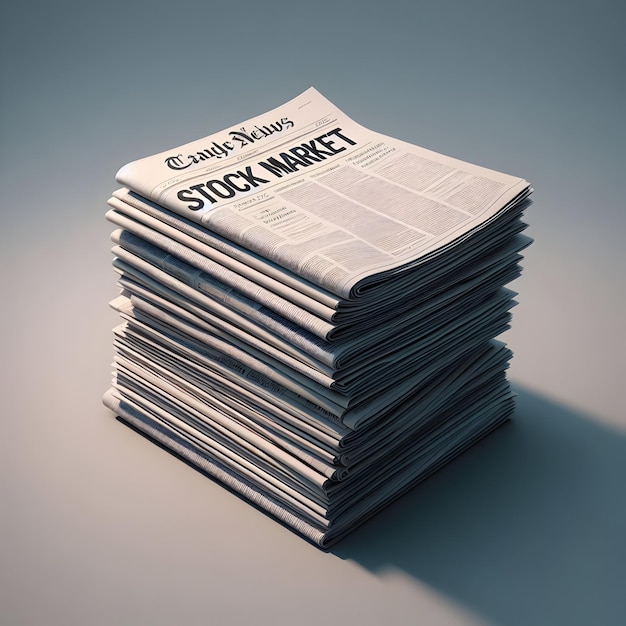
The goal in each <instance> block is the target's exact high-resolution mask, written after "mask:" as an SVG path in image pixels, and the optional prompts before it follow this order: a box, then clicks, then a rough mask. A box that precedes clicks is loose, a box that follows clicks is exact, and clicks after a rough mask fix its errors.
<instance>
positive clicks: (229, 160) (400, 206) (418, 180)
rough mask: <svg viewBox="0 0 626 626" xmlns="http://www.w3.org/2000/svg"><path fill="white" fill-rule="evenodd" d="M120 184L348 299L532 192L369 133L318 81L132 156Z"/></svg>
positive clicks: (518, 180)
mask: <svg viewBox="0 0 626 626" xmlns="http://www.w3.org/2000/svg"><path fill="white" fill-rule="evenodd" d="M117 180H118V182H119V183H121V184H123V185H124V186H126V187H128V188H129V189H131V190H132V191H134V192H136V193H138V194H140V195H142V196H144V197H145V198H147V199H149V200H152V201H154V202H157V203H158V204H160V205H162V206H164V207H166V208H168V209H170V210H171V211H173V212H175V213H178V214H179V215H182V216H184V217H186V218H189V219H191V220H193V221H195V222H198V223H200V224H203V225H204V226H206V227H207V228H208V229H209V230H211V231H214V232H216V233H218V234H219V235H221V236H223V237H225V238H227V239H230V240H232V241H233V242H235V243H237V244H239V245H241V246H244V247H245V248H248V249H249V250H251V251H253V252H255V253H257V254H259V255H261V256H263V257H265V258H267V259H269V260H270V261H272V262H274V263H277V264H279V265H281V266H283V267H285V268H287V269H289V270H290V271H292V272H294V273H296V274H297V275H298V276H301V277H303V278H304V279H306V280H309V281H311V282H313V283H314V284H316V285H319V286H321V287H322V288H324V289H327V290H328V291H330V292H332V293H334V294H336V295H338V296H340V297H341V298H346V299H349V298H351V297H354V296H355V294H356V286H357V284H359V283H360V282H362V281H367V279H368V278H369V277H371V276H374V275H377V274H380V273H383V272H387V271H390V270H393V269H397V268H401V267H402V266H404V265H408V264H414V263H415V262H416V261H417V260H419V259H421V258H423V257H425V256H427V255H432V254H433V253H436V252H437V251H438V250H440V249H441V248H443V247H445V246H447V245H448V244H450V243H451V242H453V241H455V240H460V239H462V238H463V237H464V236H466V235H467V233H469V232H471V231H473V230H475V229H476V228H479V227H481V225H483V224H486V223H488V222H489V221H490V220H491V219H492V218H493V217H494V216H495V215H497V214H498V213H499V212H501V211H502V210H503V209H505V208H507V207H509V206H512V205H513V204H514V201H515V200H516V199H518V198H520V197H524V195H525V194H528V193H529V191H530V187H529V184H528V183H527V182H526V181H524V180H523V179H521V178H516V177H513V176H509V175H507V174H502V173H499V172H495V171H492V170H489V169H486V168H482V167H478V166H475V165H471V164H469V163H465V162H463V161H459V160H456V159H452V158H450V157H446V156H443V155H440V154H437V153H434V152H431V151H429V150H425V149H423V148H420V147H417V146H414V145H411V144H408V143H406V142H403V141H400V140H397V139H392V138H390V137H387V136H385V135H381V134H379V133H376V132H373V131H370V130H367V129H365V128H364V127H362V126H360V125H359V124H357V123H356V122H354V121H352V120H351V119H350V118H349V117H347V116H346V115H345V114H344V113H342V112H341V111H340V110H339V109H338V108H337V107H336V106H334V105H333V104H332V103H331V102H329V101H328V100H327V99H326V98H324V97H323V96H322V95H321V94H320V93H319V92H317V91H316V90H315V89H313V88H310V89H308V90H307V91H306V92H304V93H303V94H302V95H300V96H298V97H297V98H295V99H294V100H292V101H290V102H288V103H287V104H285V105H283V106H281V107H279V108H277V109H275V110H273V111H270V112H268V113H266V114H264V115H261V116H258V117H256V118H253V119H251V120H248V121H247V122H244V123H242V124H239V125H237V126H235V127H233V128H230V129H227V130H224V131H222V132H219V133H216V134H213V135H210V136H208V137H206V138H204V139H200V140H198V141H194V142H191V143H188V144H185V145H183V146H180V147H178V148H174V149H172V150H168V151H166V152H162V153H160V154H156V155H154V156H151V157H147V158H145V159H141V160H139V161H135V162H133V163H130V164H128V165H126V166H124V167H123V168H122V169H121V170H120V171H119V172H118V174H117Z"/></svg>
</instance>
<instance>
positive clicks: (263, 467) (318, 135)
mask: <svg viewBox="0 0 626 626" xmlns="http://www.w3.org/2000/svg"><path fill="white" fill-rule="evenodd" d="M117 181H118V182H119V183H120V184H121V185H123V188H121V189H119V190H117V191H116V192H114V194H113V196H112V197H111V198H110V200H109V205H110V210H109V211H108V213H107V218H108V219H109V220H110V221H111V222H112V223H113V224H114V225H115V226H116V230H115V231H114V232H113V233H112V236H111V238H112V241H113V243H114V246H113V254H114V261H113V266H114V269H115V271H116V272H117V273H118V275H119V281H118V284H119V287H120V295H119V297H117V298H116V299H115V300H114V301H113V302H112V306H113V307H114V308H115V310H117V311H118V312H119V315H120V318H121V324H120V326H118V327H117V328H116V329H115V330H114V335H115V338H114V349H115V358H114V364H113V367H114V371H113V382H112V386H111V389H110V390H109V391H107V393H106V394H105V396H104V402H105V404H106V405H107V406H108V407H110V408H111V410H112V411H113V412H115V413H116V414H117V415H118V416H119V418H120V419H121V420H122V421H124V422H126V423H127V424H129V425H130V426H132V427H133V428H135V429H136V430H138V431H140V432H142V433H143V434H144V435H146V436H147V437H148V438H150V439H152V440H154V441H156V442H158V443H159V444H160V445H162V446H164V447H166V448H168V449H169V450H171V451H172V452H173V453H175V454H176V455H178V456H180V457H182V458H183V459H185V460H186V461H188V462H190V463H192V464H193V465H195V466H196V467H197V468H198V469H200V470H201V471H203V472H205V473H206V474H208V475H209V476H211V477H212V478H214V479H215V480H217V481H219V482H220V483H222V484H223V485H225V486H226V487H227V488H229V489H231V490H232V491H234V492H236V493H238V494H239V495H241V496H242V497H244V498H246V499H247V500H249V501H250V502H251V503H252V504H254V505H255V506H257V507H258V508H260V509H262V510H263V511H265V512H266V513H268V514H270V515H271V516H273V517H274V518H276V519H277V520H279V521H280V522H282V523H284V524H285V525H287V526H289V527H290V528H292V529H293V530H295V531H297V532H298V533H300V534H301V535H303V536H304V537H305V538H306V539H308V540H309V541H311V542H313V543H315V544H316V545H318V546H320V547H324V548H326V547H328V546H329V545H331V544H332V543H333V542H334V541H337V540H338V539H340V538H341V537H343V536H344V535H345V534H347V533H348V532H350V531H351V530H352V529H353V528H355V527H356V526H357V525H358V524H360V523H362V522H363V521H364V520H366V519H367V518H368V517H370V516H371V515H373V514H374V513H376V512H377V511H379V510H380V509H381V508H382V507H384V506H385V505H386V504H387V503H389V502H391V501H392V500H393V499H395V498H397V497H398V496H399V495H401V494H402V493H404V492H405V491H407V490H408V489H410V488H411V487H413V486H414V485H415V484H416V483H417V482H419V481H420V480H422V479H424V478H425V477H426V476H428V475H429V474H431V473H432V472H434V471H436V470H437V469H438V468H439V467H441V466H442V465H443V464H445V463H447V462H448V461H449V460H451V459H452V458H453V457H455V456H456V455H458V454H459V453H461V452H462V451H463V450H465V449H466V448H467V447H468V446H470V445H472V444H473V443H474V442H475V441H477V440H478V439H479V438H480V437H482V436H484V435H485V434H487V433H489V432H490V431H492V430H493V429H494V428H496V427H497V426H499V425H500V424H502V423H503V422H504V421H506V420H507V419H508V418H509V417H510V415H511V413H512V411H513V407H514V403H513V394H512V393H511V390H510V388H509V385H508V382H507V380H506V376H505V371H506V369H507V367H508V363H509V360H510V358H511V353H510V351H509V350H508V349H507V348H506V346H505V345H504V344H502V343H501V342H499V341H497V340H496V337H497V336H498V335H500V334H501V333H502V332H503V331H504V330H506V329H507V328H508V324H509V322H510V317H511V313H510V310H511V308H512V307H513V306H514V304H515V300H514V299H513V298H514V296H515V294H514V292H512V291H510V290H509V289H507V288H506V284H507V283H509V282H510V281H512V280H514V279H515V278H516V277H517V276H519V274H520V271H521V270H520V265H519V262H520V260H521V254H520V253H521V251H522V250H523V249H524V248H525V247H526V246H527V245H528V244H529V243H530V239H528V238H527V237H526V236H524V235H523V234H522V231H523V230H524V228H525V224H524V222H523V221H522V219H521V218H522V213H523V211H524V209H525V208H526V207H527V206H528V204H529V195H530V193H531V191H532V190H531V188H530V185H529V184H528V183H527V182H526V181H524V180H523V179H520V178H516V177H513V176H509V175H507V174H502V173H499V172H495V171H492V170H489V169H485V168H483V167H479V166H476V165H471V164H469V163H465V162H462V161H459V160H456V159H453V158H450V157H446V156H442V155H440V154H437V153H434V152H431V151H429V150H425V149H423V148H419V147H417V146H414V145H411V144H409V143H406V142H403V141H400V140H397V139H393V138H391V137H387V136H384V135H381V134H379V133H376V132H373V131H370V130H367V129H366V128H364V127H362V126H360V125H358V124H357V123H356V122H354V121H353V120H351V119H350V118H348V117H347V116H346V115H345V114H344V113H342V112H341V111H340V110H339V109H338V108H337V107H335V106H334V105H333V104H331V103H330V102H329V101H328V100H327V99H326V98H324V97H323V96H322V95H321V94H320V93H318V92H317V91H316V90H315V89H313V88H311V89H309V90H307V91H306V92H304V93H303V94H302V95H300V96H298V97H297V98H295V99H294V100H292V101H290V102H288V103H287V104H285V105H283V106H281V107H279V108H277V109H275V110H273V111H270V112H269V113H266V114H264V115H261V116H259V117H256V118H253V119H251V120H249V121H247V122H244V123H242V124H238V125H236V126H234V127H232V128H229V129H227V130H224V131H222V132H219V133H216V134H214V135H210V136H209V137H206V138H204V139H200V140H198V141H194V142H191V143H188V144H185V145H183V146H180V147H178V148H174V149H172V150H167V151H165V152H162V153H160V154H157V155H154V156H151V157H147V158H144V159H141V160H139V161H134V162H132V163H130V164H128V165H126V166H124V167H123V168H122V169H121V170H120V171H119V172H118V174H117Z"/></svg>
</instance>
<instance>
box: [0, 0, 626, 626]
mask: <svg viewBox="0 0 626 626" xmlns="http://www.w3.org/2000/svg"><path fill="white" fill-rule="evenodd" d="M622 7H623V3H622V2H617V1H616V2H606V1H605V2H602V1H598V0H595V1H593V2H574V3H572V2H550V1H545V0H543V1H535V0H527V1H525V2H514V1H509V2H496V1H494V2H486V1H484V2H461V1H459V2H449V1H443V2H429V3H422V2H417V1H415V2H409V1H406V2H400V1H393V0H386V1H384V2H382V1H381V2H367V1H362V2H356V1H355V2H345V1H344V2H342V1H339V0H336V1H334V2H327V1H318V2H309V3H304V2H297V1H293V2H280V1H267V2H252V1H240V2H226V1H224V2H216V1H204V2H200V1H198V2H176V3H174V2H172V3H167V2H161V1H157V2H132V1H126V2H108V3H97V4H95V3H94V4H92V3H89V2H74V3H73V2H64V1H59V2H51V3H44V2H22V3H11V5H7V3H3V8H2V9H1V17H0V29H1V32H0V48H1V50H0V64H1V84H0V124H1V136H0V137H1V148H0V159H1V162H0V189H1V192H2V193H1V198H2V213H1V217H0V219H1V233H2V246H1V250H0V254H1V255H2V260H1V263H0V267H1V268H2V269H1V271H2V283H1V285H2V304H3V306H2V312H1V315H2V320H1V322H2V329H3V337H2V338H3V352H2V354H3V357H4V358H3V360H2V366H1V367H2V376H1V381H2V382H1V385H2V388H1V392H2V413H1V415H2V436H1V437H0V468H1V473H0V502H1V507H2V508H1V511H0V531H1V532H0V623H2V624H7V625H14V624H28V625H31V624H46V625H50V624H53V625H56V624H63V625H70V624H71V625H73V624H76V625H79V624H80V625H85V624H87V625H91V624H129V625H142V624H151V625H152V624H155V625H160V624H164V625H166V624H183V623H184V624H248V623H250V624H276V625H283V624H298V625H300V624H302V625H309V624H337V623H344V624H364V625H365V624H368V625H369V624H372V625H374V624H376V625H378V624H418V623H419V624H468V623H492V624H507V625H515V626H527V625H529V624H532V625H534V626H536V625H541V624H551V625H552V624H567V625H575V624H604V625H606V624H618V623H623V622H622V619H623V616H624V614H625V610H626V601H625V600H624V594H623V592H624V588H625V586H626V585H625V582H626V580H625V571H626V570H625V567H624V563H625V562H626V550H625V543H624V537H625V531H626V505H625V502H624V482H625V481H624V479H625V478H626V460H625V459H626V454H625V453H626V441H625V435H626V415H625V411H624V408H623V406H624V402H623V397H622V396H623V378H624V373H625V372H626V367H625V365H626V364H625V357H624V353H625V348H626V346H625V341H624V339H625V334H624V311H625V310H626V306H625V305H626V302H625V299H624V281H623V271H624V267H625V262H624V261H625V255H624V245H623V237H624V233H625V229H624V226H625V223H624V222H625V220H624V201H623V192H622V187H623V180H624V175H625V167H624V166H625V165H626V161H625V157H624V150H625V147H626V142H625V134H626V132H625V131H626V124H625V122H624V111H626V102H625V98H624V96H625V81H624V78H625V77H624V68H625V60H626V50H625V47H624V37H623V33H622V30H623V26H624V17H625V15H624V10H623V8H622ZM310 85H313V86H315V87H316V88H317V89H319V90H320V91H321V92H322V93H323V94H325V95H326V96H327V97H328V98H330V99H331V100H332V101H334V102H335V103H336V104H337V105H338V106H339V107H341V108H342V109H343V110H345V111H346V112H347V113H348V114H349V115H351V116H352V117H353V118H354V119H356V120H357V121H359V122H361V123H362V124H364V125H366V126H368V127H370V128H372V129H375V130H378V131H381V132H384V133H386V134H389V135H392V136H396V137H400V138H402V139H405V140H407V141H411V142H413V143H417V144H419V145H423V146H425V147H428V148H430V149H433V150H437V151H440V152H443V153H446V154H449V155H451V156H455V157H458V158H462V159H465V160H468V161H472V162H475V163H478V164H480V165H484V166H487V167H492V168H494V169H499V170H502V171H505V172H508V173H511V174H515V175H518V176H522V177H524V178H526V179H527V180H529V181H531V182H532V183H533V185H534V187H535V189H536V192H535V196H534V204H533V206H532V207H531V209H530V210H529V211H528V213H527V219H528V221H529V223H530V225H531V226H530V229H529V234H531V235H532V236H533V237H535V239H536V242H535V244H534V245H533V246H532V248H530V249H529V251H528V253H527V260H526V261H525V273H524V276H523V277H522V278H521V279H519V280H518V281H517V282H516V283H515V284H514V287H515V288H516V289H517V290H518V291H519V292H520V296H519V301H520V305H519V306H518V307H517V308H516V309H515V311H514V325H513V329H512V330H511V331H510V332H509V333H508V334H507V335H506V340H507V341H508V343H509V345H510V346H511V347H512V349H513V350H514V352H515V358H514V361H513V364H512V368H511V378H512V380H513V382H514V384H515V386H516V388H517V390H518V392H519V394H520V396H519V405H518V410H517V413H516V416H515V420H514V422H513V423H511V424H510V425H507V426H505V427H503V428H502V429H500V430H499V431H498V432H496V433H495V434H494V435H492V436H491V437H490V438H488V439H487V440H485V441H484V442H482V443H481V444H479V445H478V446H477V447H475V448H474V449H472V450H471V451H470V452H468V453H466V454H465V455H464V456H463V457H461V458H460V459H458V460H457V461H455V462H454V463H453V464H452V465H450V466H449V467H447V468H445V469H444V470H442V471H441V472H439V473H438V474H437V475H436V476H434V477H432V478H431V479H429V480H428V481H427V482H425V483H424V484H423V485H421V486H419V487H418V488H416V489H415V490H413V491H412V492H411V493H410V494H408V495H407V496H406V497H404V498H403V499H402V500H400V501H399V502H397V503H396V504H394V505H393V506H391V507H390V508H389V509H388V510H386V511H385V512H383V513H382V514H380V515H379V516H378V517H376V518H375V519H374V520H372V521H371V522H370V523H368V524H367V525H365V526H363V527H362V528H361V529H360V530H358V531H357V532H356V533H354V535H353V536H351V537H350V538H348V539H346V540H345V541H344V542H342V543H341V544H339V545H338V546H337V547H336V548H335V549H334V550H332V551H331V552H330V553H323V552H320V551H318V550H316V549H315V548H313V547H311V546H309V545H308V544H307V543H305V542H304V541H302V540H300V539H299V538H297V537H296V536H295V535H293V534H292V533H290V532H289V531H287V530H285V529H284V528H282V527H281V526H280V525H278V524H276V523H275V522H273V521H271V520H270V519H268V518H267V517H265V516H264V515H262V514H261V513H259V512H257V511H256V510H254V509H253V508H251V507H250V506H248V505H246V504H245V503H243V502H242V501H240V500H238V499H237V498H236V497H235V496H233V495H231V494H229V493H227V492H226V491H225V490H223V489H221V488H220V487H218V486H217V485H215V484H213V483H212V482H211V481H210V480H208V479H206V478H204V477H203V476H201V475H200V474H198V473H196V472H194V471H193V470H192V469H190V468H189V467H187V466H186V465H184V464H183V463H181V462H179V461H177V460H175V459H174V458H172V457H170V456H169V455H167V454H166V453H165V452H163V451H162V450H160V449H159V448H157V447H156V446H153V445H152V444H149V443H148V442H147V441H145V440H144V439H142V438H141V437H139V436H138V435H136V434H134V433H133V432H131V431H130V430H128V429H126V428H124V427H123V426H121V425H120V424H119V423H117V422H116V421H115V420H114V419H113V418H112V417H111V415H110V414H109V413H108V412H107V411H106V410H105V409H104V408H103V407H102V406H101V403H100V398H101V394H102V392H103V391H104V390H105V389H106V388H107V386H108V381H109V376H110V374H109V370H110V365H109V363H110V360H111V357H112V335H111V328H112V326H113V325H114V324H115V323H116V317H115V315H114V314H113V313H112V312H110V311H109V309H108V307H107V302H108V300H109V299H111V298H112V297H113V296H114V295H115V294H116V290H115V286H114V283H115V275H114V273H113V271H112V270H111V268H110V261H111V257H110V253H109V248H110V242H109V240H108V235H109V232H110V231H111V230H112V227H111V225H109V224H108V223H107V222H106V221H105V220H104V213H105V210H106V200H107V198H108V196H109V194H110V192H111V191H113V190H114V189H115V187H116V185H115V182H114V175H115V172H116V171H117V169H118V168H119V167H120V166H121V165H123V164H124V163H126V162H128V161H130V160H133V159H135V158H139V157H142V156H146V155H148V154H151V153H154V152H158V151H162V150H165V149H168V148H170V147H173V146H176V145H178V144H181V143H184V142H187V141H190V140H192V139H196V138H199V137H202V136H205V135H208V134H210V133H212V132H216V131H219V130H221V129H223V128H225V127H227V126H231V125H234V124H236V123H238V122H240V121H243V120H245V119H247V118H249V117H251V116H254V115H257V114H259V113H262V112H264V111H266V110H269V109H271V108H273V107H275V106H277V105H279V104H281V103H282V102H284V101H286V100H288V99H290V98H291V97H293V96H295V95H297V94H298V93H300V92H301V91H303V90H304V89H306V88H307V87H309V86H310Z"/></svg>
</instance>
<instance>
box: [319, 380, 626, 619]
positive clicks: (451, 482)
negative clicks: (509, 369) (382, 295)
mask: <svg viewBox="0 0 626 626" xmlns="http://www.w3.org/2000/svg"><path fill="white" fill-rule="evenodd" d="M516 391H517V392H518V393H519V398H518V404H517V410H516V414H515V416H514V419H513V422H511V423H509V424H507V425H505V426H503V427H502V428H500V429H499V430H498V431H496V432H495V433H493V434H492V435H490V436H489V437H488V438H486V439H485V440H483V441H482V442H480V443H479V444H478V445H477V446H475V447H474V448H472V449H471V450H469V451H468V452H466V453H465V454H464V455H463V456H461V457H460V458H458V459H457V460H455V461H454V462H453V463H452V464H451V465H449V466H448V467H446V468H444V469H443V470H441V471H440V472H438V473H437V474H436V475H434V476H432V477H431V478H429V479H428V480H427V481H425V482H424V483H423V484H421V485H418V486H417V487H416V488H415V489H414V490H412V491H411V492H410V493H409V494H407V495H406V496H405V497H403V498H401V499H400V500H399V501H398V502H396V503H394V504H392V505H391V506H390V507H389V508H387V509H386V510H385V511H383V512H382V513H380V514H379V515H377V516H376V517H375V518H374V519H372V520H371V521H370V522H368V523H367V524H365V525H364V526H363V527H361V528H360V529H358V530H356V531H355V532H354V533H353V534H352V535H351V536H349V537H348V538H346V539H345V540H343V541H342V542H341V543H339V544H338V545H337V546H336V547H334V548H333V549H331V552H332V553H333V554H335V555H337V556H339V557H340V558H343V559H351V560H353V561H356V562H358V563H359V564H361V565H362V566H363V567H365V568H367V569H368V570H370V571H372V572H375V573H377V574H379V575H381V576H384V575H385V572H386V571H390V570H391V571H394V570H395V571H402V572H404V573H406V574H408V575H410V576H412V577H414V578H416V579H418V580H419V581H421V582H423V583H425V584H427V585H430V586H431V587H433V588H434V589H436V590H437V591H439V592H441V593H443V594H444V595H447V596H448V597H450V599H451V600H453V601H454V602H456V603H459V604H461V605H463V606H465V607H467V608H468V609H470V610H471V611H472V612H473V613H475V614H478V615H480V616H481V617H483V618H484V619H486V620H487V621H489V622H491V623H495V624H502V625H506V626H529V625H532V626H541V625H543V624H546V625H548V624H549V625H551V626H554V625H560V624H567V625H568V626H575V625H578V624H580V625H583V624H584V625H585V626H587V625H589V624H602V625H603V626H609V625H613V624H616V625H617V624H620V625H621V624H624V623H626V622H625V621H624V620H625V619H626V438H625V437H624V436H623V434H620V433H618V432H613V431H610V430H607V429H606V428H605V427H604V426H602V425H600V424H598V423H596V422H594V421H593V419H592V418H591V417H588V416H585V415H583V414H580V413H577V412H576V411H574V410H571V409H569V408H565V407H563V406H560V405H558V404H556V403H554V402H551V401H548V400H546V399H544V398H542V397H541V396H538V395H536V394H534V393H532V392H530V391H527V390H525V389H523V388H519V387H517V388H516Z"/></svg>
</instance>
